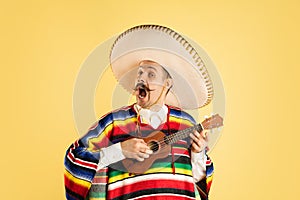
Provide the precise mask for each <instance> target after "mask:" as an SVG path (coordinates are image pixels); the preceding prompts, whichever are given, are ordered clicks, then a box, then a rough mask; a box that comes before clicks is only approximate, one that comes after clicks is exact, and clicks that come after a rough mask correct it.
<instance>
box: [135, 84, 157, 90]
mask: <svg viewBox="0 0 300 200" xmlns="http://www.w3.org/2000/svg"><path fill="white" fill-rule="evenodd" d="M139 89H144V90H145V91H147V92H150V91H153V90H151V89H150V88H149V87H148V86H147V85H145V84H144V83H137V84H136V86H135V87H134V89H133V90H134V91H137V90H139Z"/></svg>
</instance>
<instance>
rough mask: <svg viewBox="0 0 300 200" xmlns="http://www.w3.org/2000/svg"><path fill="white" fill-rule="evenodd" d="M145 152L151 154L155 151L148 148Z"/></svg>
mask: <svg viewBox="0 0 300 200" xmlns="http://www.w3.org/2000/svg"><path fill="white" fill-rule="evenodd" d="M145 153H146V154H149V155H151V154H152V153H153V151H152V150H146V151H145Z"/></svg>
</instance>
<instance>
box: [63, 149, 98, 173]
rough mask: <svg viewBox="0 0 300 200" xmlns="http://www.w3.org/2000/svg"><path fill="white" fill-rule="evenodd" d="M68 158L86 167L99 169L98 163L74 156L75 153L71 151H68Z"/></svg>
mask: <svg viewBox="0 0 300 200" xmlns="http://www.w3.org/2000/svg"><path fill="white" fill-rule="evenodd" d="M68 158H70V160H72V161H73V162H75V163H77V164H80V165H84V166H86V167H91V168H93V169H97V167H98V166H97V164H93V163H87V162H84V161H81V160H78V159H77V158H74V156H73V154H72V153H71V152H69V153H68Z"/></svg>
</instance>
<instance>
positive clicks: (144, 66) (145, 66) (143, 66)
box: [139, 65, 157, 71]
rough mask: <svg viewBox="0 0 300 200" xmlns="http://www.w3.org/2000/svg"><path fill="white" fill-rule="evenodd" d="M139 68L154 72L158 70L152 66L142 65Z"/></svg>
mask: <svg viewBox="0 0 300 200" xmlns="http://www.w3.org/2000/svg"><path fill="white" fill-rule="evenodd" d="M139 68H147V69H149V68H150V69H153V70H154V71H157V69H156V68H155V67H152V66H151V65H141V66H139Z"/></svg>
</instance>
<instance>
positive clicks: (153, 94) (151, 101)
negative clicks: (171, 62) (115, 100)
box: [135, 61, 171, 108]
mask: <svg viewBox="0 0 300 200" xmlns="http://www.w3.org/2000/svg"><path fill="white" fill-rule="evenodd" d="M170 81H171V80H170V78H168V76H167V72H166V71H165V70H164V69H163V68H162V67H161V66H160V65H159V64H158V63H156V62H153V61H142V62H140V67H139V69H138V72H137V78H136V82H135V85H136V88H135V95H136V100H137V104H138V105H140V106H141V107H143V108H150V107H151V106H153V105H156V104H158V105H162V104H163V103H164V101H165V98H166V93H167V90H168V87H170V85H171V82H170Z"/></svg>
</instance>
